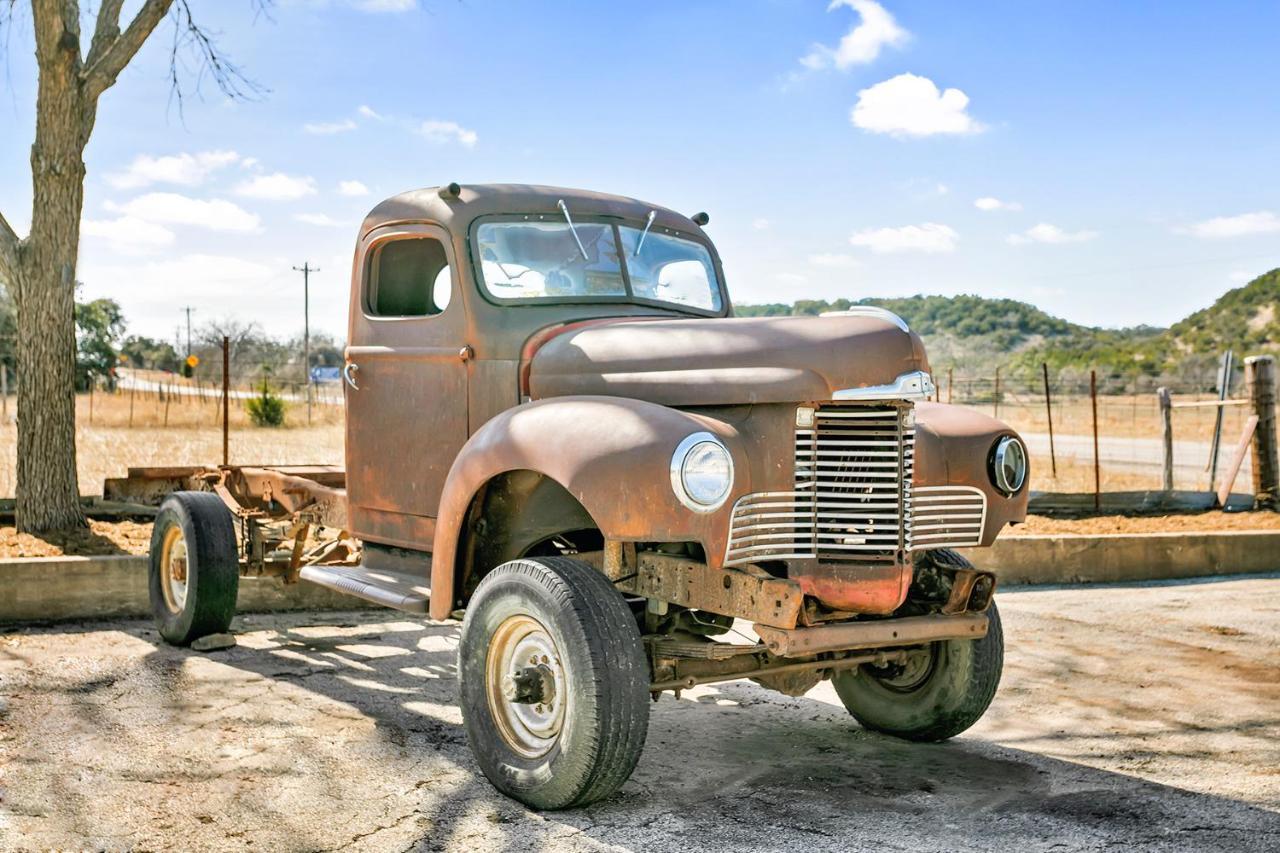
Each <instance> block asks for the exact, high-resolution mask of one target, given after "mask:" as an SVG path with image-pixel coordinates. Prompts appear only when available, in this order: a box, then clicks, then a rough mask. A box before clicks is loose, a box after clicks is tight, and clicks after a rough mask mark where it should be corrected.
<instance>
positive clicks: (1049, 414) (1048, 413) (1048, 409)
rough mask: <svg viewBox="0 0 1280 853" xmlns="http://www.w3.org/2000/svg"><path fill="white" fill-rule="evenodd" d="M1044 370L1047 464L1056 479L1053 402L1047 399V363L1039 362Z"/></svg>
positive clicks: (1056, 462) (1056, 464)
mask: <svg viewBox="0 0 1280 853" xmlns="http://www.w3.org/2000/svg"><path fill="white" fill-rule="evenodd" d="M1040 369H1041V371H1043V372H1044V414H1045V417H1046V418H1047V419H1048V421H1049V465H1050V466H1051V467H1052V468H1053V478H1054V479H1055V480H1056V479H1058V455H1057V454H1056V453H1055V452H1054V450H1053V404H1052V403H1051V402H1050V400H1049V365H1048V364H1047V363H1046V362H1043V361H1042V362H1040Z"/></svg>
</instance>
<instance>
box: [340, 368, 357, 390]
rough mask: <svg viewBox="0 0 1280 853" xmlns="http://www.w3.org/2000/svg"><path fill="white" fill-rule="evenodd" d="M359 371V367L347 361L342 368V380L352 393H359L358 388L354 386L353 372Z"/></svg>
mask: <svg viewBox="0 0 1280 853" xmlns="http://www.w3.org/2000/svg"><path fill="white" fill-rule="evenodd" d="M359 369H360V365H358V364H356V363H355V362H354V361H348V362H347V363H346V364H345V365H344V366H343V368H342V378H343V379H344V380H346V383H347V384H348V385H350V386H351V390H352V391H359V390H360V386H359V385H357V384H356V378H355V375H354V374H355V372H356V371H357V370H359Z"/></svg>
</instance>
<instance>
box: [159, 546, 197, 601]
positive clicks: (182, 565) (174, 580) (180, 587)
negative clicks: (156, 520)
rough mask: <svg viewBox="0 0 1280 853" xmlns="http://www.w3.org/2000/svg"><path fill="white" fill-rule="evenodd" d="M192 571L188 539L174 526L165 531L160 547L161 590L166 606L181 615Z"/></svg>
mask: <svg viewBox="0 0 1280 853" xmlns="http://www.w3.org/2000/svg"><path fill="white" fill-rule="evenodd" d="M190 569H191V561H190V560H189V559H188V556H187V540H186V537H184V536H183V535H182V528H181V527H178V526H177V525H174V526H173V527H170V528H169V529H168V530H166V531H165V533H164V542H163V543H162V544H161V546H160V589H161V591H162V592H163V593H164V603H165V605H166V606H167V607H168V608H169V609H170V610H171V611H173V612H174V613H181V612H182V608H183V607H184V606H186V603H187V582H188V579H189V571H190Z"/></svg>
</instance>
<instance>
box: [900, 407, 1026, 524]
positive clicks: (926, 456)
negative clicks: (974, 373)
mask: <svg viewBox="0 0 1280 853" xmlns="http://www.w3.org/2000/svg"><path fill="white" fill-rule="evenodd" d="M915 411H916V464H915V472H914V475H913V480H912V482H913V483H914V484H915V485H917V486H969V487H972V488H975V489H978V490H980V491H981V492H982V493H983V494H984V495H986V498H987V516H986V520H985V523H984V524H983V528H982V539H981V541H980V544H981V545H990V544H991V543H992V542H994V541H995V539H996V536H997V535H998V534H999V533H1000V531H1001V530H1003V529H1004V528H1005V527H1006V526H1007V525H1008V524H1011V523H1013V522H1019V521H1022V520H1023V519H1024V518H1026V517H1027V498H1028V497H1029V496H1030V493H1031V490H1030V487H1029V485H1028V484H1029V483H1030V482H1031V475H1032V472H1031V471H1030V470H1028V472H1027V477H1026V482H1025V483H1024V484H1023V486H1022V489H1021V490H1020V491H1018V492H1016V493H1015V494H1013V495H1006V494H1005V493H1004V492H1001V491H1000V490H999V489H997V488H996V487H995V486H994V485H992V483H991V474H990V458H991V452H992V449H993V448H994V447H995V444H996V442H997V441H999V440H1000V439H1001V438H1002V437H1004V436H1006V435H1012V436H1016V435H1017V433H1016V432H1014V431H1013V430H1012V429H1010V428H1009V427H1008V425H1007V424H1004V423H1001V422H1000V421H998V420H996V419H995V418H992V417H988V416H987V415H984V414H982V413H981V412H975V411H973V410H972V409H966V408H963V407H961V406H952V405H949V404H946V403H917V404H916V407H915Z"/></svg>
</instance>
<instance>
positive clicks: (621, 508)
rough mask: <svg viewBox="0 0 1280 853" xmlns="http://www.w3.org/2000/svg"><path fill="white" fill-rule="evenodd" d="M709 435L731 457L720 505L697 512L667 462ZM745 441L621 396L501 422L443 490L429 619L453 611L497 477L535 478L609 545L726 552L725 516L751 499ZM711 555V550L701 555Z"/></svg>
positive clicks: (719, 425)
mask: <svg viewBox="0 0 1280 853" xmlns="http://www.w3.org/2000/svg"><path fill="white" fill-rule="evenodd" d="M699 431H705V432H709V433H711V434H713V435H715V436H716V437H717V438H719V439H720V441H722V442H723V443H724V445H725V446H726V447H727V448H728V450H729V452H730V454H731V455H732V456H733V458H734V469H735V479H734V483H733V486H732V488H731V490H730V493H729V496H728V498H727V499H726V500H725V502H724V504H723V506H722V507H721V508H720V509H719V510H717V511H714V512H706V513H702V512H694V511H692V510H690V509H689V508H687V507H685V506H684V505H683V504H681V503H680V501H679V500H678V499H677V497H676V495H675V493H674V492H673V490H672V485H671V457H672V454H673V453H674V452H675V449H676V447H677V445H679V443H680V442H681V441H682V440H684V439H685V438H686V437H687V436H689V435H690V434H691V433H695V432H699ZM743 452H744V451H743V448H742V442H741V439H740V437H739V435H738V432H737V430H736V429H735V428H734V427H733V426H731V425H730V424H727V423H724V422H723V421H719V420H716V419H714V418H709V417H705V416H702V415H695V414H691V413H689V412H682V411H678V410H676V409H670V408H667V407H665V406H661V405H658V404H656V403H648V402H645V401H642V400H633V399H627V398H621V397H592V396H582V397H556V398H550V399H547V400H540V401H536V402H532V403H526V404H524V405H521V406H517V407H515V408H513V409H508V410H507V411H505V412H503V413H501V414H499V415H498V416H497V417H495V418H493V419H492V420H490V421H489V422H488V423H486V424H484V426H482V427H481V428H480V429H478V430H477V431H476V432H475V434H474V435H472V436H471V439H470V440H469V441H468V442H467V443H466V444H465V445H463V447H462V450H461V451H460V452H459V453H458V456H457V458H456V459H455V460H454V462H453V466H452V467H451V468H450V469H449V475H448V478H447V480H446V481H445V486H444V492H443V494H442V495H441V497H440V510H439V513H438V515H437V519H436V533H435V547H434V548H433V550H432V560H431V617H432V618H433V619H443V618H445V617H446V616H448V615H449V613H450V612H451V611H452V610H453V609H454V607H455V606H456V604H457V603H458V597H459V594H460V591H459V590H456V589H455V581H456V579H457V575H458V569H459V568H460V567H459V553H458V545H459V541H460V539H461V537H462V533H463V525H464V524H467V523H468V518H467V514H468V511H469V509H470V507H471V505H472V501H473V500H474V499H475V497H476V496H477V494H478V493H479V492H480V490H481V489H482V488H483V487H484V486H485V484H486V483H488V482H489V481H490V480H492V479H493V478H494V477H497V476H499V475H502V474H505V473H508V472H513V471H534V472H536V473H538V474H541V475H543V476H546V477H548V478H550V479H551V480H553V481H555V482H556V483H558V484H559V485H560V486H561V487H563V488H564V489H565V490H566V491H567V492H568V493H569V494H570V495H572V496H573V497H574V499H576V500H577V501H578V503H580V504H581V505H582V507H583V508H584V509H585V510H586V511H587V513H588V514H590V516H591V519H592V520H593V521H594V522H595V524H596V527H597V528H598V529H599V530H600V532H601V534H602V535H603V536H604V537H605V538H606V539H619V540H623V541H646V542H701V543H703V546H704V548H705V547H707V544H708V543H713V542H720V543H723V542H724V540H725V537H726V536H727V535H728V516H729V512H728V510H727V507H730V506H732V505H733V502H734V501H735V500H737V498H738V497H740V496H741V495H743V494H746V493H747V492H749V491H750V490H751V484H750V482H748V474H747V465H746V464H745V459H744V456H743ZM707 551H708V556H710V555H711V549H710V548H707Z"/></svg>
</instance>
